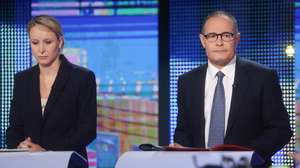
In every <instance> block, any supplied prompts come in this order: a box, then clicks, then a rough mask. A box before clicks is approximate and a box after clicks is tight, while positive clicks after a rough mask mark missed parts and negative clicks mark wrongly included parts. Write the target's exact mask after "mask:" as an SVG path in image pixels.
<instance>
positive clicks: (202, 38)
mask: <svg viewBox="0 0 300 168" xmlns="http://www.w3.org/2000/svg"><path fill="white" fill-rule="evenodd" d="M199 39H200V41H201V45H202V47H203V48H205V37H204V36H203V35H202V34H201V33H200V34H199Z"/></svg>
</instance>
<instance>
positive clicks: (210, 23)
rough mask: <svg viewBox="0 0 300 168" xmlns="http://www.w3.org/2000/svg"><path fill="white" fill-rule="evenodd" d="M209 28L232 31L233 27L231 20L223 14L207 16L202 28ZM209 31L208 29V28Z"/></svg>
mask: <svg viewBox="0 0 300 168" xmlns="http://www.w3.org/2000/svg"><path fill="white" fill-rule="evenodd" d="M216 24H224V25H225V26H224V25H222V26H215V25H216ZM207 28H209V29H216V30H221V31H222V30H224V31H232V30H233V29H234V23H233V21H232V20H231V19H230V18H229V17H227V16H225V15H218V16H213V17H211V18H209V19H208V20H207V21H206V22H205V24H204V30H205V31H207ZM209 31H210V30H209Z"/></svg>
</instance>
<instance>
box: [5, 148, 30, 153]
mask: <svg viewBox="0 0 300 168" xmlns="http://www.w3.org/2000/svg"><path fill="white" fill-rule="evenodd" d="M0 152H29V150H28V149H0Z"/></svg>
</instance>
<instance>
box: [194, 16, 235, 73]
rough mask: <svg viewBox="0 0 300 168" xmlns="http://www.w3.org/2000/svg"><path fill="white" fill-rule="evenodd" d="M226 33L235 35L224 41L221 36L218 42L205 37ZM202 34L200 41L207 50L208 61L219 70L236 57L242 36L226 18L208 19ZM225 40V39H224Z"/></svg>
mask: <svg viewBox="0 0 300 168" xmlns="http://www.w3.org/2000/svg"><path fill="white" fill-rule="evenodd" d="M224 32H229V33H233V34H234V35H233V39H232V40H230V41H228V40H226V41H224V40H222V38H221V36H220V35H219V36H218V37H217V40H216V41H211V40H210V41H209V40H208V39H207V38H206V37H205V36H204V35H207V34H209V33H216V34H221V33H224ZM202 33H203V34H204V35H203V34H200V40H201V44H202V46H203V48H205V51H206V55H207V57H208V60H209V61H210V62H211V63H212V64H213V65H215V66H216V67H217V68H222V67H224V66H225V65H227V64H228V63H229V62H230V61H231V59H232V58H233V57H234V55H235V51H236V47H237V45H238V43H239V40H240V35H239V34H237V33H236V30H235V27H234V24H233V22H232V21H231V20H230V19H229V18H227V17H226V16H215V17H212V18H210V19H208V20H207V21H206V23H205V25H204V32H202ZM224 39H225V38H224Z"/></svg>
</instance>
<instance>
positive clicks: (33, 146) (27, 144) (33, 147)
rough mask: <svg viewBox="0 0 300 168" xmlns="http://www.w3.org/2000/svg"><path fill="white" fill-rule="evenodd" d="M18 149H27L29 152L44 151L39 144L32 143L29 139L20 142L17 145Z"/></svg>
mask: <svg viewBox="0 0 300 168" xmlns="http://www.w3.org/2000/svg"><path fill="white" fill-rule="evenodd" d="M18 149H28V150H29V151H30V152H39V151H46V150H45V149H44V148H42V147H41V146H40V145H39V144H35V143H33V142H32V141H31V138H30V137H28V138H26V139H25V140H24V141H22V142H20V143H19V145H18Z"/></svg>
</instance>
